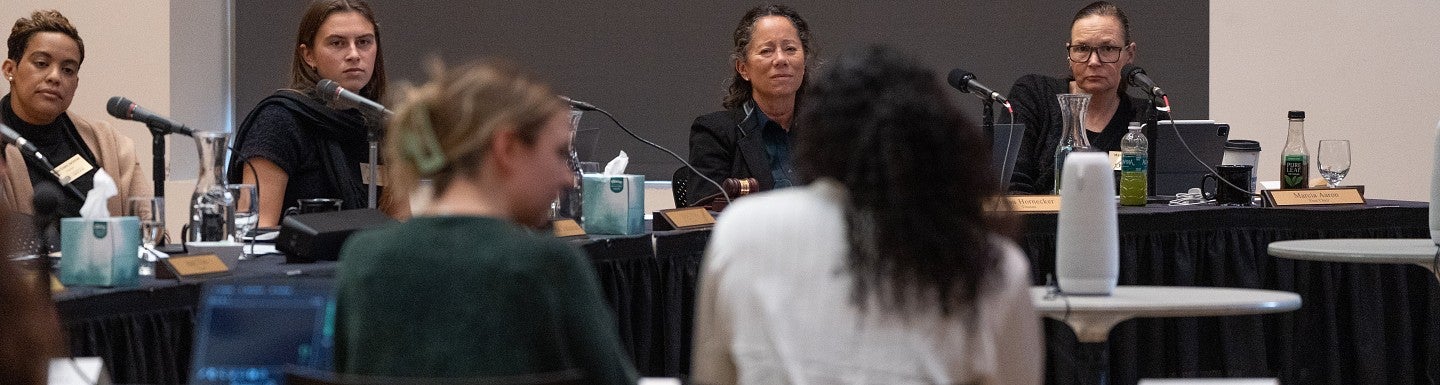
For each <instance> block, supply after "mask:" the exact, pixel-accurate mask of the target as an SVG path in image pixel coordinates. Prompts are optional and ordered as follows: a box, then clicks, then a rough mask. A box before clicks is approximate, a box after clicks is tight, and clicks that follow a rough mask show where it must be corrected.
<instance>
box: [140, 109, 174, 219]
mask: <svg viewBox="0 0 1440 385" xmlns="http://www.w3.org/2000/svg"><path fill="white" fill-rule="evenodd" d="M145 127H148V128H150V154H151V159H150V175H151V176H152V177H153V178H154V180H155V190H154V192H155V197H156V198H160V200H161V201H162V202H163V201H164V200H165V135H167V134H170V133H169V132H167V131H166V130H165V128H164V127H160V126H159V125H154V124H146V125H145Z"/></svg>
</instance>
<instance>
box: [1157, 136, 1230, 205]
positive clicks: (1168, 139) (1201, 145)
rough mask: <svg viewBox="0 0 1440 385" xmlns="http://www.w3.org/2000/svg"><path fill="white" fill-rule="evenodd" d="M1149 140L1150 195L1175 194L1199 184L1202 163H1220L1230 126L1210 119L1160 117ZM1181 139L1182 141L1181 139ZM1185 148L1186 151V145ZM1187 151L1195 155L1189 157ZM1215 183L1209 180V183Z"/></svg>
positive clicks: (1202, 174)
mask: <svg viewBox="0 0 1440 385" xmlns="http://www.w3.org/2000/svg"><path fill="white" fill-rule="evenodd" d="M1156 126H1157V127H1155V128H1156V129H1155V130H1154V131H1153V132H1154V138H1153V139H1151V141H1150V168H1151V170H1153V171H1154V173H1153V174H1152V176H1151V178H1150V180H1151V181H1153V182H1154V184H1153V185H1152V187H1151V189H1150V193H1151V194H1152V195H1175V194H1176V193H1182V192H1186V191H1187V190H1189V189H1190V188H1191V187H1200V178H1202V177H1204V176H1205V174H1208V173H1209V171H1207V169H1206V168H1205V166H1203V165H1201V164H1200V163H1199V162H1196V160H1195V159H1196V158H1199V159H1200V161H1202V162H1205V164H1208V165H1210V167H1215V166H1217V165H1219V164H1220V161H1221V159H1224V157H1225V141H1226V140H1228V139H1229V138H1230V125H1228V124H1224V123H1215V121H1213V120H1177V121H1174V124H1173V125H1172V124H1171V121H1169V120H1161V121H1160V122H1159V123H1158V124H1157V125H1156ZM1181 138H1184V142H1183V143H1182V142H1181ZM1187 146H1188V147H1189V151H1187V150H1186V147H1187ZM1191 152H1193V153H1194V154H1195V155H1194V156H1191V155H1190V154H1191ZM1214 184H1215V183H1213V182H1212V183H1211V185H1212V186H1213V185H1214Z"/></svg>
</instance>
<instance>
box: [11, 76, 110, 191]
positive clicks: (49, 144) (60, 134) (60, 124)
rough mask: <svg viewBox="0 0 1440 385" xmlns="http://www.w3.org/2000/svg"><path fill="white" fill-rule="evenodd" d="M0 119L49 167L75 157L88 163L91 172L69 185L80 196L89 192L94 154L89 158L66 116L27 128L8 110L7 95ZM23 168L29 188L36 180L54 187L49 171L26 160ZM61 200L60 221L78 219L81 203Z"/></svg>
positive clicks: (62, 115) (53, 177)
mask: <svg viewBox="0 0 1440 385" xmlns="http://www.w3.org/2000/svg"><path fill="white" fill-rule="evenodd" d="M0 117H3V119H4V121H5V125H7V126H10V128H13V129H15V132H18V133H20V136H23V137H25V139H27V140H29V141H30V142H31V143H34V144H35V148H37V149H39V150H40V153H41V154H44V155H45V158H47V159H49V160H50V163H52V164H54V165H56V166H59V165H60V164H61V163H64V162H65V161H66V160H69V159H70V158H71V157H74V156H76V155H79V156H80V157H81V158H83V159H85V161H87V162H90V165H91V166H94V167H95V169H92V170H90V172H87V173H85V175H83V176H81V177H80V178H79V179H76V180H74V181H71V182H70V184H72V185H74V186H75V188H76V189H79V190H80V192H81V193H87V192H89V191H90V188H91V187H93V186H94V183H95V170H98V169H99V166H98V165H96V162H95V154H92V153H91V152H90V148H89V147H86V146H85V144H84V141H83V140H81V139H80V133H79V132H77V131H75V124H74V123H73V122H71V121H70V117H69V116H68V115H66V114H65V113H61V114H60V116H59V117H56V118H55V121H53V122H50V123H48V124H42V125H35V124H30V122H26V121H25V120H24V119H20V117H19V116H16V115H15V110H14V109H13V108H11V106H10V95H8V94H7V95H5V97H4V98H0ZM25 166H26V167H25V168H26V169H27V170H28V171H29V172H30V183H31V184H34V183H35V182H36V181H40V180H49V181H52V182H56V183H58V181H57V180H56V179H55V176H54V175H51V174H50V171H49V170H45V169H44V168H43V167H41V166H39V165H38V164H36V163H35V162H34V161H33V160H31V159H29V158H28V157H27V158H26V159H25ZM64 197H65V199H64V200H62V201H60V217H62V218H69V217H78V216H80V206H83V205H84V204H85V202H84V201H83V200H80V199H77V198H76V197H73V196H70V194H65V195H64Z"/></svg>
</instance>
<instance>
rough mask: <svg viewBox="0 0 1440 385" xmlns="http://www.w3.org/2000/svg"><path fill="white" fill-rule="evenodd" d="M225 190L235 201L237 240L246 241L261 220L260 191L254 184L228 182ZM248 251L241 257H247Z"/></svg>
mask: <svg viewBox="0 0 1440 385" xmlns="http://www.w3.org/2000/svg"><path fill="white" fill-rule="evenodd" d="M225 190H227V191H228V192H229V193H230V196H231V197H232V198H233V199H234V202H235V215H234V216H233V217H232V218H235V241H237V242H242V243H243V242H245V237H246V236H247V235H250V230H253V229H255V224H256V223H257V222H259V221H260V192H259V190H257V189H256V188H255V185H253V184H248V183H244V184H228V185H225ZM245 254H246V253H243V252H242V253H240V259H245V258H246V255H245Z"/></svg>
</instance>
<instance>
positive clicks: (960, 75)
mask: <svg viewBox="0 0 1440 385" xmlns="http://www.w3.org/2000/svg"><path fill="white" fill-rule="evenodd" d="M946 80H947V81H948V82H949V83H950V86H951V87H955V89H957V90H960V92H966V93H971V94H975V97H978V98H980V100H993V101H996V102H999V103H1000V104H1004V105H1006V106H1009V105H1010V100H1009V99H1005V96H1004V95H1000V93H999V92H995V91H992V90H990V88H989V87H986V86H985V85H984V84H980V82H978V81H975V74H973V73H970V71H966V70H962V69H959V68H956V69H953V70H950V76H949V77H948V78H947V79H946Z"/></svg>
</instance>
